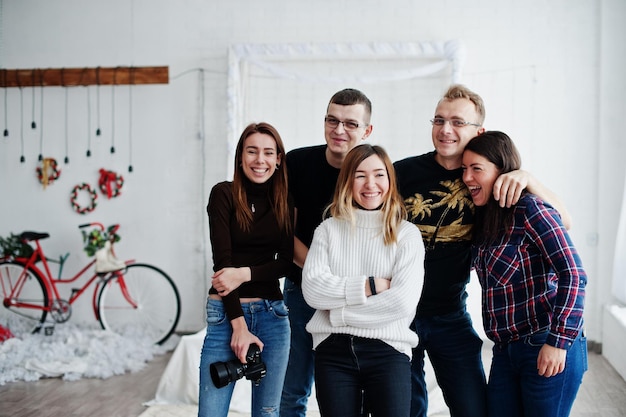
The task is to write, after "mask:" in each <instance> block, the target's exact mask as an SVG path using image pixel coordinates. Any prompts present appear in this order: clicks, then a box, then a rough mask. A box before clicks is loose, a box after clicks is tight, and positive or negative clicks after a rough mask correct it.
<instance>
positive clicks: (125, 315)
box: [98, 264, 180, 344]
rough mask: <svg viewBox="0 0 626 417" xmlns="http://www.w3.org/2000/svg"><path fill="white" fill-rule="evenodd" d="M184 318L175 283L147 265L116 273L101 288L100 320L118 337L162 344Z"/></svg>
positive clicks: (131, 266) (136, 265)
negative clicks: (182, 317) (131, 336)
mask: <svg viewBox="0 0 626 417" xmlns="http://www.w3.org/2000/svg"><path fill="white" fill-rule="evenodd" d="M179 318H180V296H179V295H178V289H177V288H176V285H174V281H172V279H171V278H170V277H169V276H168V275H167V274H166V273H165V272H163V271H162V270H160V269H159V268H157V267H154V266H152V265H147V264H131V265H129V266H128V267H127V268H126V270H124V271H122V272H121V273H119V274H116V273H113V274H112V275H111V277H110V278H108V279H107V280H106V281H105V282H104V284H102V286H101V288H100V294H99V295H98V319H99V320H100V325H101V326H102V328H103V329H110V330H112V331H114V332H116V333H118V334H122V335H125V334H128V335H137V334H143V335H146V336H147V337H150V338H151V340H154V343H157V344H162V343H163V342H165V341H166V340H167V338H168V337H169V336H170V335H171V334H172V333H173V332H174V330H175V329H176V325H177V324H178V319H179Z"/></svg>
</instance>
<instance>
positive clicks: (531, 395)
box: [487, 332, 587, 417]
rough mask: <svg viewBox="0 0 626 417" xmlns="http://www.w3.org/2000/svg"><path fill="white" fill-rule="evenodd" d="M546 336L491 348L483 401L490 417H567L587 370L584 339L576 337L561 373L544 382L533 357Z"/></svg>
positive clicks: (543, 333) (533, 337)
mask: <svg viewBox="0 0 626 417" xmlns="http://www.w3.org/2000/svg"><path fill="white" fill-rule="evenodd" d="M547 336H548V332H542V333H537V334H535V335H531V336H526V337H524V338H522V339H521V340H518V341H515V342H512V343H509V344H507V345H498V344H496V345H495V346H494V347H493V360H492V362H491V372H490V375H489V383H488V384H487V398H488V404H489V415H490V416H505V415H506V416H510V417H521V416H525V417H531V416H532V417H567V416H569V413H570V410H571V408H572V405H573V404H574V399H575V398H576V394H577V393H578V388H579V387H580V384H581V383H582V379H583V374H584V373H585V371H586V370H587V338H586V337H585V336H583V335H579V336H578V338H577V339H576V341H575V342H574V343H573V344H572V346H571V347H570V348H569V350H568V351H567V358H566V361H565V370H563V372H561V373H560V374H558V375H555V376H552V377H549V378H546V377H543V376H540V375H539V374H538V373H537V357H538V356H539V350H540V349H541V347H542V346H543V344H544V342H545V341H546V337H547Z"/></svg>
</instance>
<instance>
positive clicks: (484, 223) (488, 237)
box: [465, 130, 525, 244]
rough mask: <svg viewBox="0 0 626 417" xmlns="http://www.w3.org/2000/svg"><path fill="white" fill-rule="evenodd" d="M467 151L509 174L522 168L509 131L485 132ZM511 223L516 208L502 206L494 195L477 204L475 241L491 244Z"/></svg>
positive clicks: (467, 146) (473, 140) (468, 146)
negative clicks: (481, 204)
mask: <svg viewBox="0 0 626 417" xmlns="http://www.w3.org/2000/svg"><path fill="white" fill-rule="evenodd" d="M465 151H472V152H474V153H475V154H477V155H480V156H482V157H484V158H485V159H487V160H488V161H489V162H491V163H492V164H494V165H495V166H496V167H497V168H498V170H499V171H500V174H506V173H507V172H511V171H515V170H517V169H520V168H521V167H522V158H521V157H520V154H519V152H518V151H517V148H516V147H515V144H514V143H513V141H512V140H511V138H510V137H509V136H508V135H507V134H506V133H502V132H498V131H495V130H491V131H486V132H483V133H482V134H481V135H478V136H476V137H475V138H473V139H471V140H470V141H469V142H468V143H467V145H466V146H465ZM524 192H525V191H524ZM512 223H513V207H511V208H506V207H500V205H499V203H498V202H497V201H496V200H495V198H493V194H492V195H491V196H490V197H489V201H487V204H485V205H484V206H482V207H476V220H475V224H474V242H475V243H477V244H491V243H493V242H495V240H496V239H497V238H498V237H499V236H501V235H502V232H503V231H505V230H507V229H508V228H509V227H510V226H511V224H512Z"/></svg>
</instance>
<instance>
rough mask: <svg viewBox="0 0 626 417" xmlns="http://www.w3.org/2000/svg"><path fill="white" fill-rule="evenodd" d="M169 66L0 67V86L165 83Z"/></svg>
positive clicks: (166, 82)
mask: <svg viewBox="0 0 626 417" xmlns="http://www.w3.org/2000/svg"><path fill="white" fill-rule="evenodd" d="M168 83H169V67H167V66H165V67H107V68H103V67H96V68H33V69H4V68H2V69H0V87H39V86H43V87H50V86H63V87H64V86H86V85H113V84H115V85H118V84H119V85H124V84H126V85H129V84H133V85H134V84H168Z"/></svg>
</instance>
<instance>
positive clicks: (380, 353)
mask: <svg viewBox="0 0 626 417" xmlns="http://www.w3.org/2000/svg"><path fill="white" fill-rule="evenodd" d="M327 213H328V214H329V215H330V216H331V217H329V218H328V219H326V220H325V221H324V222H322V224H320V226H319V227H318V228H317V230H316V231H315V235H314V237H313V242H312V244H311V247H310V249H309V253H308V255H307V257H306V262H305V264H304V269H303V273H302V292H303V294H304V298H305V300H306V301H307V303H308V304H309V305H310V306H311V307H313V308H315V309H316V312H315V314H314V315H313V318H312V319H311V321H310V322H309V323H308V325H307V327H306V329H307V330H308V331H309V332H310V333H311V334H312V336H313V347H314V349H315V390H316V393H317V400H318V403H319V407H320V412H321V415H322V416H324V417H328V416H342V417H352V416H354V417H357V416H360V415H361V408H362V405H363V403H364V405H365V407H366V408H367V409H368V410H369V412H370V413H371V415H372V416H373V417H382V416H385V417H386V416H394V417H404V416H408V415H409V412H410V406H411V379H410V374H411V348H412V347H415V346H416V345H417V342H418V339H417V335H416V334H415V333H414V332H413V331H411V330H410V329H409V325H410V324H411V321H412V320H413V317H414V316H415V311H416V308H417V302H418V300H419V296H420V293H421V291H422V283H423V276H424V270H423V266H424V245H423V243H422V237H421V234H420V232H419V230H418V229H417V227H415V225H413V224H411V223H409V222H407V221H406V220H405V217H406V212H405V208H404V204H403V203H402V199H401V197H400V196H399V194H398V192H397V188H396V178H395V173H394V170H393V165H392V163H391V160H390V159H389V156H388V155H387V153H386V152H385V150H384V149H383V148H381V147H380V146H372V145H359V146H357V147H355V148H354V149H352V150H351V151H350V152H349V153H348V155H347V157H346V159H345V161H344V163H343V164H342V167H341V172H340V173H339V178H338V180H337V187H336V189H335V195H334V197H333V202H332V203H331V205H330V206H329V207H328V209H327ZM362 393H364V394H365V398H364V400H363V394H362Z"/></svg>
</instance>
